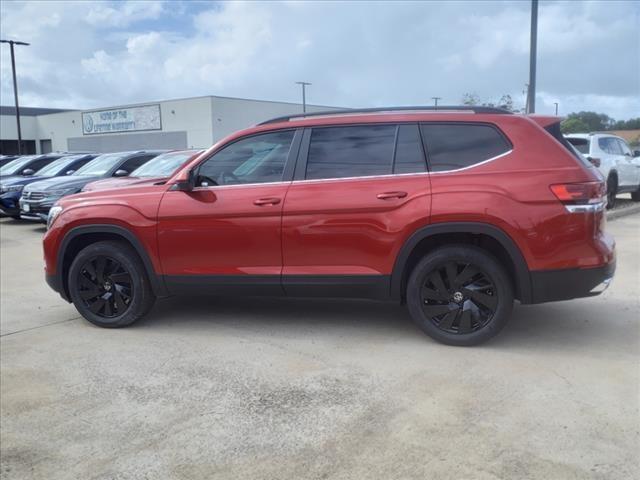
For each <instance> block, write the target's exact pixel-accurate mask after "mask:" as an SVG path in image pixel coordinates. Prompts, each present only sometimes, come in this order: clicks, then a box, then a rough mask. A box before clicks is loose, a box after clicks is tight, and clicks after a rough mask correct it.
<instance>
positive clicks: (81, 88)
mask: <svg viewBox="0 0 640 480" xmlns="http://www.w3.org/2000/svg"><path fill="white" fill-rule="evenodd" d="M0 8H1V12H0V14H1V15H0V32H1V34H2V37H3V38H8V39H17V40H22V41H25V42H29V43H31V46H30V47H17V49H18V50H17V69H18V78H19V88H20V101H21V104H23V105H25V106H38V107H61V108H93V107H101V106H113V105H121V104H127V103H138V102H145V101H151V100H163V99H168V98H181V97H191V96H198V95H224V96H237V97H247V98H258V99H268V100H281V101H299V99H300V90H299V87H298V86H297V85H295V84H294V82H295V81H296V80H305V81H308V82H312V83H313V85H312V86H311V87H309V90H308V96H307V101H308V102H309V103H315V104H321V105H337V106H346V107H359V106H360V107H364V106H380V105H411V104H414V105H415V104H430V103H431V102H432V100H431V97H433V96H439V97H442V100H441V103H446V104H455V103H459V102H460V100H461V98H462V95H463V94H464V93H465V92H470V93H476V94H478V95H479V96H480V98H481V99H483V100H485V101H497V100H498V99H499V98H500V96H501V95H502V94H510V95H512V97H513V99H514V102H515V104H516V106H520V105H522V104H523V103H524V95H523V90H524V88H525V87H524V86H525V83H526V82H527V80H528V65H529V60H528V51H529V22H530V16H529V15H530V12H529V8H530V5H529V2H528V1H512V2H509V1H504V2H503V1H490V2H481V1H472V2H462V1H460V2H456V1H449V2H437V1H424V2H407V3H402V2H381V1H380V2H366V1H358V2H353V3H347V2H310V1H309V2H303V3H298V2H290V1H288V2H280V3H267V2H251V3H239V2H234V3H223V2H194V1H153V0H148V1H122V2H113V1H84V2H83V1H69V2H56V1H46V2H35V1H29V2H19V1H9V0H2V2H1V3H0ZM8 50H9V49H8V46H7V45H2V49H1V58H0V60H1V64H0V66H1V71H0V73H1V80H2V85H1V91H0V95H1V102H2V104H3V105H11V104H13V90H12V84H11V64H10V61H9V54H8ZM538 52H539V56H538V97H537V104H538V105H537V106H538V108H537V110H538V112H541V113H543V112H546V113H552V112H553V109H554V105H553V102H560V113H561V114H567V113H569V112H572V111H578V110H595V111H598V112H603V113H607V114H608V115H610V116H612V117H614V118H616V119H626V118H630V117H633V116H640V2H635V1H631V0H629V1H589V2H578V1H575V2H574V1H571V2H564V1H541V2H540V18H539V44H538Z"/></svg>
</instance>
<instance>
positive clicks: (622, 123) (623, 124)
mask: <svg viewBox="0 0 640 480" xmlns="http://www.w3.org/2000/svg"><path fill="white" fill-rule="evenodd" d="M638 129H640V117H638V118H630V119H629V120H618V121H617V122H613V124H612V125H611V130H638Z"/></svg>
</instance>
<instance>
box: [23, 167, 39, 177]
mask: <svg viewBox="0 0 640 480" xmlns="http://www.w3.org/2000/svg"><path fill="white" fill-rule="evenodd" d="M34 173H36V171H35V170H34V169H33V168H27V169H26V170H23V171H22V175H27V176H29V175H33V174H34Z"/></svg>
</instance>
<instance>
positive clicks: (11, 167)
mask: <svg viewBox="0 0 640 480" xmlns="http://www.w3.org/2000/svg"><path fill="white" fill-rule="evenodd" d="M65 155H67V154H65V153H46V154H44V155H23V156H21V157H18V158H16V159H14V160H11V161H10V162H8V163H7V164H6V165H4V166H2V167H0V181H3V180H5V179H7V178H8V177H15V176H21V177H29V176H31V175H33V174H34V173H36V172H37V171H38V170H40V169H41V168H42V167H44V166H46V165H48V164H50V163H51V162H53V161H54V160H57V159H59V158H61V157H63V156H65Z"/></svg>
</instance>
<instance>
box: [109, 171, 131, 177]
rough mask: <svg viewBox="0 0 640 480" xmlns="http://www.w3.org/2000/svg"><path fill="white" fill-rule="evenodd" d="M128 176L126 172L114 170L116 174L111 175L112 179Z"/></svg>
mask: <svg viewBox="0 0 640 480" xmlns="http://www.w3.org/2000/svg"><path fill="white" fill-rule="evenodd" d="M127 175H129V172H127V171H126V170H116V173H114V174H113V176H114V177H126V176H127Z"/></svg>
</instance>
